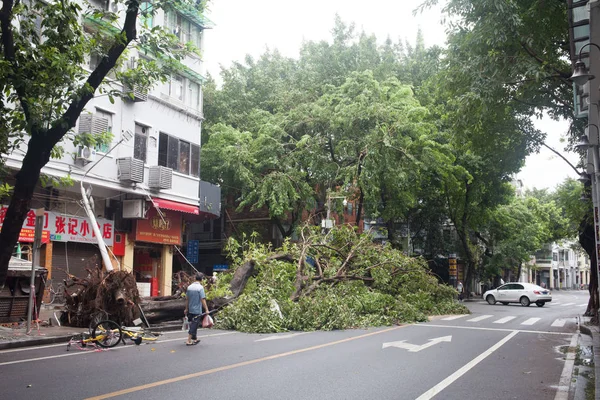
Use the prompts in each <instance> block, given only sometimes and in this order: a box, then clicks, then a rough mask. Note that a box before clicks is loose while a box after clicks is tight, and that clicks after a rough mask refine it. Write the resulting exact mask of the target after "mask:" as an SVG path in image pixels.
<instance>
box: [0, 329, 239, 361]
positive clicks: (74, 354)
mask: <svg viewBox="0 0 600 400" xmlns="http://www.w3.org/2000/svg"><path fill="white" fill-rule="evenodd" d="M234 333H236V332H224V333H215V334H213V335H203V336H200V335H198V337H201V338H206V337H213V336H224V335H232V334H234ZM185 339H186V338H185V337H178V338H174V339H167V340H161V341H157V342H156V345H159V344H161V343H167V342H174V341H179V340H185ZM153 344H154V343H153ZM182 344H183V342H182ZM62 345H63V346H65V347H66V346H67V344H66V343H63V344H62ZM136 347H138V346H133V345H129V346H118V347H113V348H111V349H106V351H112V350H123V349H133V348H136ZM90 352H93V351H92V350H90V351H80V352H74V353H67V354H56V355H53V356H46V357H37V358H26V359H24V360H15V361H6V362H3V363H0V367H1V366H3V365H12V364H22V363H26V362H32V361H41V360H51V359H53V358H62V357H71V356H81V355H85V354H90Z"/></svg>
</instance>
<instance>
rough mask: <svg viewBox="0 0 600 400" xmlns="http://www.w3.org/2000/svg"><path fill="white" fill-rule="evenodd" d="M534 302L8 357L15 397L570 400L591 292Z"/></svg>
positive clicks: (177, 335) (1, 355)
mask: <svg viewBox="0 0 600 400" xmlns="http://www.w3.org/2000/svg"><path fill="white" fill-rule="evenodd" d="M553 295H554V301H553V302H552V303H549V304H547V305H546V306H545V307H543V308H538V307H536V306H535V305H534V306H532V307H521V306H520V305H507V306H504V305H501V304H497V305H494V306H490V305H488V304H486V303H485V302H483V301H474V302H469V303H466V305H467V306H468V307H469V309H470V310H471V312H472V314H470V315H463V316H441V317H436V318H433V319H432V320H431V321H430V322H427V323H422V324H416V325H406V326H394V327H383V328H373V329H367V330H348V331H335V332H307V333H283V334H276V335H268V334H263V335H259V334H243V333H237V332H228V331H219V330H214V329H213V330H203V331H202V332H201V335H200V336H201V340H202V341H201V343H200V344H199V345H197V346H187V347H186V346H185V345H184V340H185V339H184V338H185V333H184V332H172V333H169V334H165V335H164V336H162V337H161V339H160V341H158V342H155V343H153V344H143V345H141V346H135V345H126V346H123V345H119V346H118V347H116V348H115V349H111V350H108V351H89V350H88V351H86V350H78V349H75V350H71V351H69V352H67V351H66V346H65V345H51V346H45V347H37V348H25V349H14V350H6V351H2V352H0V373H1V376H2V382H3V387H2V389H1V390H2V392H1V393H2V395H1V397H2V398H5V399H26V398H27V399H61V400H63V399H107V398H118V399H170V398H172V399H197V398H207V399H325V398H326V399H395V400H397V399H419V400H426V399H432V398H435V399H449V400H451V399H461V400H464V399H486V400H490V399H502V400H505V399H526V398H535V399H536V400H544V399H556V400H558V399H570V398H572V396H573V394H572V393H570V394H569V393H568V385H569V382H570V379H571V373H572V364H573V362H572V361H565V350H566V349H567V348H568V346H574V345H575V344H576V338H577V336H576V335H575V333H576V331H577V318H576V317H577V316H578V315H581V314H582V313H583V312H584V311H585V305H586V304H587V299H588V294H587V292H585V291H581V292H579V291H573V292H554V293H553Z"/></svg>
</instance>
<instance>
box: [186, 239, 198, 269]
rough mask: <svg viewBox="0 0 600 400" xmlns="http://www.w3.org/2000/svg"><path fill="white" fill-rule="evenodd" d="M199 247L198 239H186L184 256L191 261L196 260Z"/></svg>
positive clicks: (195, 261) (194, 261)
mask: <svg viewBox="0 0 600 400" xmlns="http://www.w3.org/2000/svg"><path fill="white" fill-rule="evenodd" d="M199 249H200V241H199V240H188V242H187V254H186V258H187V259H188V261H189V262H191V263H194V264H195V263H197V262H198V253H199Z"/></svg>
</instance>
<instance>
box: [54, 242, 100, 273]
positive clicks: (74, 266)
mask: <svg viewBox="0 0 600 400" xmlns="http://www.w3.org/2000/svg"><path fill="white" fill-rule="evenodd" d="M67 257H68V259H67ZM100 265H102V258H101V256H100V250H98V246H96V245H93V244H89V243H76V242H67V243H65V242H53V244H52V280H53V281H55V282H62V281H63V279H65V278H66V277H67V272H68V273H70V274H71V275H75V276H77V277H79V278H85V277H86V276H87V275H88V272H87V271H86V268H87V269H93V268H94V267H95V266H100Z"/></svg>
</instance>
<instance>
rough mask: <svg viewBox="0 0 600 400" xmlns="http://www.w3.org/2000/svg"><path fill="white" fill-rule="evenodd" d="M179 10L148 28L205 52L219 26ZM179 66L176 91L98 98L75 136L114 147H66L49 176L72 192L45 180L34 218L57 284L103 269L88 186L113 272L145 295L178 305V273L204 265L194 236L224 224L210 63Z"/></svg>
mask: <svg viewBox="0 0 600 400" xmlns="http://www.w3.org/2000/svg"><path fill="white" fill-rule="evenodd" d="M91 3H92V4H93V5H95V6H97V7H102V8H105V9H110V10H112V11H117V10H118V8H119V7H123V5H122V4H117V3H113V2H112V1H110V2H109V1H106V2H105V1H96V0H92V1H91ZM173 4H174V5H173V7H171V8H168V9H166V11H163V10H157V11H156V13H155V14H154V15H153V17H150V18H145V19H140V21H139V24H145V25H146V26H148V27H153V26H156V25H163V26H166V27H167V28H168V29H169V30H170V31H172V32H173V33H174V34H175V35H176V36H177V37H178V38H179V39H180V43H181V45H183V44H186V43H188V42H191V43H192V44H193V45H195V46H196V47H197V48H199V49H200V50H201V49H202V47H203V40H204V30H205V29H206V28H208V27H210V21H208V20H207V19H206V18H205V17H204V16H202V15H199V14H197V13H194V12H191V11H190V10H188V9H183V8H182V6H179V5H176V3H175V2H174V3H173ZM101 22H102V21H98V20H94V19H93V18H90V17H87V18H85V19H84V20H83V21H82V23H83V24H84V29H85V30H86V31H92V30H94V29H101V28H99V26H100V27H101V26H102V24H101ZM128 57H129V59H128V60H127V62H125V63H124V64H125V65H124V66H123V68H131V67H134V66H135V64H136V62H137V61H138V60H139V59H140V58H143V57H147V55H146V54H144V53H143V52H140V51H138V50H136V49H131V51H130V52H129V54H128ZM98 61H99V60H98V58H97V57H96V56H94V55H93V54H92V55H90V57H89V58H88V65H86V66H85V67H86V68H87V69H88V70H89V71H90V72H91V71H92V70H93V69H94V68H95V66H96V65H97V63H98ZM179 64H180V65H179V66H178V68H177V72H174V73H173V74H172V75H171V76H170V77H169V79H167V81H166V82H164V83H158V84H157V85H155V86H154V87H152V88H149V89H142V88H129V87H126V86H124V85H122V84H121V83H120V82H117V81H114V80H112V81H110V83H111V85H112V87H119V88H120V89H121V90H122V91H123V92H125V93H129V95H128V96H126V97H125V98H124V99H120V98H114V100H113V101H111V100H109V98H108V96H102V95H97V96H96V97H95V98H94V99H92V100H91V101H90V102H89V103H88V105H87V106H86V109H85V110H84V112H83V113H82V114H81V116H80V118H79V120H78V122H77V126H76V127H75V129H74V132H73V134H74V135H80V134H98V133H103V132H110V133H112V135H113V138H112V143H111V144H109V145H105V146H95V147H87V146H84V145H80V146H75V145H74V144H73V143H72V142H71V141H68V140H66V141H65V142H64V143H63V147H64V156H63V157H62V158H60V159H52V160H51V161H50V162H49V163H48V164H47V165H46V166H45V167H44V168H43V170H42V174H43V175H45V176H47V177H51V178H66V177H70V178H71V179H72V180H73V181H74V185H73V186H70V187H67V186H60V185H53V184H51V183H50V180H46V179H42V180H41V183H40V185H39V189H38V190H37V192H36V193H35V195H34V199H33V202H32V209H36V208H44V209H45V210H46V218H45V224H44V247H43V249H42V263H43V265H44V266H46V268H48V270H49V271H50V273H49V276H50V277H52V278H55V279H59V280H62V279H63V278H64V277H66V275H67V274H73V275H85V274H86V271H85V269H86V268H90V267H93V266H94V265H101V263H102V261H101V258H100V254H99V251H98V247H97V245H96V239H95V235H94V234H93V232H92V231H91V229H90V226H91V222H90V220H89V219H88V218H87V216H86V213H85V211H84V209H83V207H82V205H81V195H80V182H81V181H82V180H83V183H84V187H85V188H86V189H87V190H89V191H91V195H92V197H93V199H94V214H95V216H97V217H98V222H99V223H100V225H101V232H102V235H103V237H104V240H105V242H106V243H107V245H108V246H109V249H110V252H112V253H113V254H114V257H111V258H112V259H113V265H114V266H115V267H116V268H121V269H124V270H128V271H132V272H134V273H135V276H136V280H137V281H138V282H139V283H140V291H141V295H170V294H171V286H172V274H173V270H174V265H175V267H176V268H181V269H185V268H186V267H189V268H191V266H197V265H198V264H199V263H200V258H201V253H202V251H201V249H199V248H198V247H199V246H192V247H193V248H190V251H188V249H187V247H188V241H189V240H193V238H194V228H193V227H194V226H196V225H198V224H205V223H206V221H210V220H212V219H215V218H218V216H219V215H220V189H219V188H218V187H217V186H214V185H210V184H208V183H207V182H202V181H201V179H200V146H201V143H200V137H201V135H200V131H201V127H202V121H203V113H202V79H203V78H202V76H201V74H200V71H201V68H202V61H201V59H200V57H199V56H197V55H191V56H189V57H187V58H186V59H184V60H181V62H179ZM107 79H109V80H110V79H111V78H110V77H107ZM127 137H129V138H130V139H129V140H128V141H127V140H125V141H122V140H123V139H124V138H127ZM121 141H122V142H121ZM120 142H121V143H120ZM119 143H120V144H119ZM117 144H118V145H117ZM113 146H114V149H112V151H111V148H112V147H113ZM24 149H25V147H22V149H21V148H20V149H17V150H16V151H14V152H13V153H11V154H10V155H7V156H6V166H7V167H8V168H10V169H12V170H14V171H17V170H19V169H20V166H21V163H22V160H23V156H24V154H25V153H24ZM5 204H7V203H6V202H5ZM1 217H2V214H0V223H1V222H2V219H1ZM29 222H31V221H30V219H29V218H28V219H27V220H26V221H25V223H24V229H23V231H22V233H21V238H20V240H19V243H20V244H19V251H21V252H22V253H25V254H26V253H27V252H28V251H29V249H30V246H31V242H32V236H31V231H30V230H29V229H30V228H32V226H30V225H28V223H29ZM28 235H29V236H28ZM110 252H109V253H110ZM187 255H190V256H192V262H189V258H188V257H187ZM190 264H191V265H190ZM189 268H188V269H189Z"/></svg>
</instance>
